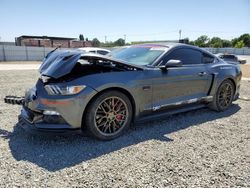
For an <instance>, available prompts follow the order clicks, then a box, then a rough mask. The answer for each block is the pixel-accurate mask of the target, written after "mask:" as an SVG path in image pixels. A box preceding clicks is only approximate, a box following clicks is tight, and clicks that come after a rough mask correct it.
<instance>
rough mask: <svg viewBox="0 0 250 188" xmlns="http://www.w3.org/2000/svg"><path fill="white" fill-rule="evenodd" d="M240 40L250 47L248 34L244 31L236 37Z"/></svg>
mask: <svg viewBox="0 0 250 188" xmlns="http://www.w3.org/2000/svg"><path fill="white" fill-rule="evenodd" d="M241 40H242V41H243V43H244V46H246V47H250V35H249V34H248V33H245V34H243V35H241V36H240V37H239V38H238V41H241Z"/></svg>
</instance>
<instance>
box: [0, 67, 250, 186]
mask: <svg viewBox="0 0 250 188" xmlns="http://www.w3.org/2000/svg"><path fill="white" fill-rule="evenodd" d="M36 72H37V71H31V70H29V71H22V72H20V71H0V86H1V87H0V95H1V96H0V98H1V100H0V117H1V118H0V151H1V152H0V187H66V186H81V187H153V186H155V187H178V186H179V187H191V186H192V187H229V186H231V187H250V183H249V182H250V126H249V122H250V116H249V111H250V101H243V100H238V101H236V102H234V104H233V106H232V107H231V108H230V109H229V110H227V111H225V112H222V113H216V112H213V111H210V110H208V109H201V110H196V111H192V112H188V113H183V114H179V115H174V116H171V117H167V118H166V119H165V120H161V121H154V122H148V123H146V124H144V125H141V124H138V125H135V126H134V127H132V128H131V129H130V130H129V131H128V133H127V134H126V135H124V136H122V137H120V138H118V139H116V140H113V141H109V142H102V141H97V140H94V139H92V138H88V137H84V136H82V135H71V136H34V135H30V134H27V133H26V132H24V131H23V130H22V129H21V128H19V127H18V126H15V124H16V123H17V115H18V113H19V110H20V107H18V106H11V105H7V104H4V103H3V101H2V98H3V97H4V96H5V95H7V94H17V95H23V92H24V89H25V88H26V87H30V86H32V85H33V84H34V83H35V81H36V79H37V77H38V74H37V73H36ZM241 95H242V96H244V97H250V82H248V81H243V82H242V87H241Z"/></svg>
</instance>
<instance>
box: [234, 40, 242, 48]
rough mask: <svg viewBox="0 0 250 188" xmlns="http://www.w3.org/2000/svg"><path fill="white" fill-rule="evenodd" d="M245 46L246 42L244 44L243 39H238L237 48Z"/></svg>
mask: <svg viewBox="0 0 250 188" xmlns="http://www.w3.org/2000/svg"><path fill="white" fill-rule="evenodd" d="M244 46H245V44H244V42H243V40H240V41H238V42H237V43H236V44H235V46H234V47H235V48H242V47H244Z"/></svg>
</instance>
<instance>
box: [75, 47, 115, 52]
mask: <svg viewBox="0 0 250 188" xmlns="http://www.w3.org/2000/svg"><path fill="white" fill-rule="evenodd" d="M78 49H79V50H85V51H90V50H103V51H106V52H110V50H107V49H104V48H95V47H84V48H78Z"/></svg>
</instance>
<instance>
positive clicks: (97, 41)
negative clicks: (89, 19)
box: [92, 38, 101, 47]
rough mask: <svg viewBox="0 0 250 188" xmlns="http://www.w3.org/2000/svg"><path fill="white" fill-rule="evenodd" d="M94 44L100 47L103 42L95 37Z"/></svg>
mask: <svg viewBox="0 0 250 188" xmlns="http://www.w3.org/2000/svg"><path fill="white" fill-rule="evenodd" d="M92 45H93V46H94V47H99V46H100V45H101V42H100V41H99V40H98V39H97V38H94V39H93V40H92Z"/></svg>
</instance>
